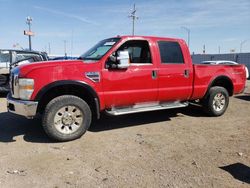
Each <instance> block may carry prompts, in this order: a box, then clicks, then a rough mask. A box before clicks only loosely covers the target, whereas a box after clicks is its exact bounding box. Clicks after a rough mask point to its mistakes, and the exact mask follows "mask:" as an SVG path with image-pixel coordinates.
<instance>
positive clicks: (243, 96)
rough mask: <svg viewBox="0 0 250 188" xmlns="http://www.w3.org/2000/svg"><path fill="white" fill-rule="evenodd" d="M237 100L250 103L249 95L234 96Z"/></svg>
mask: <svg viewBox="0 0 250 188" xmlns="http://www.w3.org/2000/svg"><path fill="white" fill-rule="evenodd" d="M235 98H237V99H241V100H245V101H250V94H249V95H239V96H235Z"/></svg>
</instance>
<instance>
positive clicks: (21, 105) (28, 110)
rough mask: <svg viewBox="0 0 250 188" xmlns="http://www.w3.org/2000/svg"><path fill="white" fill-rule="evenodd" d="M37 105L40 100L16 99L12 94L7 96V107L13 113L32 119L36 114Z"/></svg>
mask: <svg viewBox="0 0 250 188" xmlns="http://www.w3.org/2000/svg"><path fill="white" fill-rule="evenodd" d="M37 106H38V102H35V101H24V100H18V99H14V98H12V97H11V95H10V94H8V96H7V108H8V111H9V112H11V113H14V114H18V115H21V116H25V117H26V118H29V119H32V118H33V117H34V116H35V115H36V111H37Z"/></svg>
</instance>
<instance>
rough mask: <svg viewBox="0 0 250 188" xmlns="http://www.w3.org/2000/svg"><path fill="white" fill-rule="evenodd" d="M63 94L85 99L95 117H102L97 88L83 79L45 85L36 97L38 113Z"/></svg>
mask: <svg viewBox="0 0 250 188" xmlns="http://www.w3.org/2000/svg"><path fill="white" fill-rule="evenodd" d="M62 95H74V96H77V97H79V98H81V99H83V100H84V101H85V102H86V103H87V104H88V105H89V106H90V108H91V111H92V114H93V115H94V117H96V118H97V119H99V117H100V101H99V97H98V95H97V93H96V92H95V90H94V89H93V88H92V87H91V86H89V85H88V84H87V83H85V82H82V81H73V80H61V81H56V82H53V83H50V84H48V85H47V86H45V87H43V88H42V89H41V90H40V91H39V92H38V94H37V95H36V97H35V99H34V100H35V101H38V102H39V104H38V109H37V112H38V113H42V112H43V111H44V109H45V107H46V105H47V104H48V103H49V102H50V101H51V100H52V99H54V98H56V97H58V96H62Z"/></svg>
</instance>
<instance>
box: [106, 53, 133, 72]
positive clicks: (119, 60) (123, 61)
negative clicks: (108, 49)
mask: <svg viewBox="0 0 250 188" xmlns="http://www.w3.org/2000/svg"><path fill="white" fill-rule="evenodd" d="M109 60H110V61H109V64H108V68H111V69H127V68H128V67H129V62H130V61H129V52H128V51H118V52H117V54H116V55H115V54H112V55H111V56H110V57H109Z"/></svg>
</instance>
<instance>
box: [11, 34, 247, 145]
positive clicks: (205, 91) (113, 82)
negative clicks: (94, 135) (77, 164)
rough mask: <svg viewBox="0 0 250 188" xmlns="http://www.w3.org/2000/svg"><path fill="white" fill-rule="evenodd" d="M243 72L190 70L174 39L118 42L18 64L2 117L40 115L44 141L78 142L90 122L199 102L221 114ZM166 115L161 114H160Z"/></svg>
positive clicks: (240, 68)
mask: <svg viewBox="0 0 250 188" xmlns="http://www.w3.org/2000/svg"><path fill="white" fill-rule="evenodd" d="M245 75H246V73H245V67H244V65H230V66H228V65H217V66H211V65H193V64H192V60H191V57H190V53H189V50H188V47H187V45H186V43H185V42H184V41H183V40H181V39H173V38H160V37H145V36H117V37H114V38H109V39H105V40H102V41H101V42H99V43H98V44H97V45H95V46H94V47H93V48H91V49H90V50H88V51H87V52H86V53H84V54H83V55H82V56H80V57H79V59H78V60H71V61H54V62H39V63H35V64H28V65H21V66H19V67H16V68H14V69H13V70H12V72H11V92H10V94H9V95H8V97H7V98H8V99H7V101H8V102H7V103H8V110H9V112H12V113H15V114H19V115H23V116H25V117H27V118H33V117H34V116H36V114H42V125H43V128H44V130H45V132H46V133H47V134H48V136H49V137H51V138H52V139H55V140H58V141H69V140H73V139H76V138H79V137H81V136H82V135H83V134H84V133H85V132H86V130H88V128H89V126H90V125H91V122H92V121H93V119H94V118H99V117H100V112H103V111H105V112H106V113H108V114H110V115H123V114H130V113H137V112H145V111H153V110H162V109H170V108H179V107H186V106H187V105H188V104H189V103H190V102H194V101H195V102H197V103H199V104H200V105H201V106H202V107H203V108H204V109H205V110H206V112H207V113H208V114H209V115H210V116H220V115H222V114H223V113H224V112H225V111H226V109H227V107H228V104H229V96H232V95H234V94H238V93H241V92H243V90H244V88H245V81H246V76H245ZM166 113H167V112H166Z"/></svg>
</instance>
